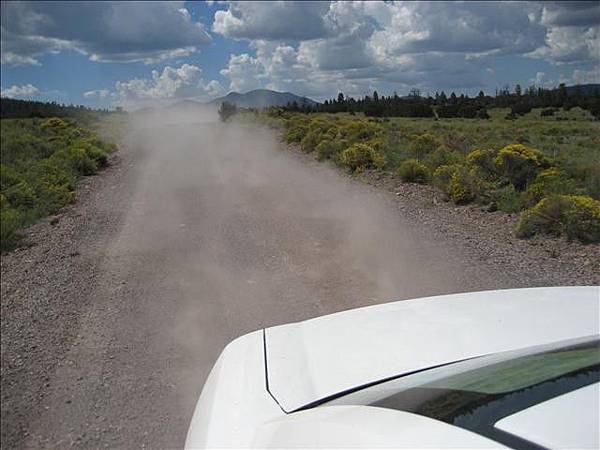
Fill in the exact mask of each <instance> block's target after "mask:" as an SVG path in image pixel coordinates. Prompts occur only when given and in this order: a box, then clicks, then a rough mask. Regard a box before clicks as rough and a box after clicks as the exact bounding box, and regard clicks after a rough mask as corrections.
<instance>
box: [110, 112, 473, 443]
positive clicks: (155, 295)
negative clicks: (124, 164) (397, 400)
mask: <svg viewBox="0 0 600 450" xmlns="http://www.w3.org/2000/svg"><path fill="white" fill-rule="evenodd" d="M217 117H218V116H217V114H216V111H214V110H186V111H177V110H174V109H170V110H163V111H159V112H149V113H143V114H133V115H132V120H131V131H130V133H129V135H128V138H127V139H126V144H125V146H124V149H123V152H125V153H126V155H127V157H126V158H125V159H126V160H127V161H128V164H129V165H130V169H129V172H130V173H129V175H128V176H129V177H132V180H134V181H133V183H134V187H133V192H134V193H133V195H132V202H131V208H130V210H129V212H128V213H127V217H126V219H125V221H124V224H123V227H122V230H121V232H120V234H119V236H118V239H116V241H115V242H114V243H113V244H112V246H111V248H110V249H109V261H111V264H112V266H113V267H112V269H111V270H112V271H113V272H114V273H115V277H121V278H123V279H124V280H126V283H127V289H128V291H127V292H128V293H129V294H128V295H129V296H130V297H131V298H130V299H127V301H128V302H131V303H132V304H135V306H131V308H133V311H134V313H133V314H135V317H136V324H137V325H136V327H135V329H134V330H133V331H131V332H127V333H128V335H127V337H126V340H131V341H133V342H137V344H133V345H134V346H135V345H138V346H140V347H141V348H143V351H144V355H146V357H147V358H148V359H149V361H148V363H147V364H148V367H151V368H152V370H153V371H155V372H157V373H162V375H161V376H162V379H166V380H169V383H170V384H171V385H172V386H174V389H175V391H176V395H177V397H178V399H179V401H178V406H177V408H179V409H180V411H182V414H184V415H186V414H189V416H186V417H190V416H191V412H192V410H193V407H194V404H195V401H196V399H197V397H198V394H199V392H200V389H201V387H202V384H203V381H204V379H205V377H206V376H207V374H208V371H209V370H210V368H211V367H212V364H213V363H214V361H215V359H216V358H217V356H218V354H219V353H220V351H221V350H222V349H223V347H224V346H225V345H226V344H227V343H228V342H229V341H231V340H232V339H234V338H236V337H238V336H240V335H242V334H245V333H248V332H251V331H254V330H257V329H260V328H263V327H268V326H273V325H278V324H282V323H287V322H293V321H299V320H304V319H308V318H312V317H316V316H320V315H323V314H328V313H332V312H336V311H341V310H345V309H350V308H354V307H359V306H366V305H372V304H376V303H381V302H385V301H391V300H398V299H406V298H411V297H418V296H427V295H435V294H443V293H451V292H458V291H465V290H469V289H472V288H473V286H475V283H477V282H478V280H476V279H474V278H472V277H470V275H469V273H468V272H467V271H466V270H464V268H463V267H462V265H461V262H460V261H457V260H456V258H455V257H454V256H455V255H453V252H452V251H450V250H449V249H448V248H446V247H445V246H444V245H442V244H440V243H439V242H432V241H431V240H430V239H429V238H428V236H427V232H426V230H423V229H420V227H419V224H415V223H411V222H409V221H407V220H405V219H404V218H403V217H402V215H401V214H399V213H398V210H397V208H396V206H395V203H394V202H393V201H392V199H390V196H389V194H387V193H384V192H381V191H377V190H375V189H373V188H369V187H367V186H365V185H363V184H360V183H359V182H356V181H353V180H352V179H351V178H349V177H347V176H345V175H343V174H341V173H340V172H339V171H338V170H337V169H335V168H333V167H331V166H329V165H327V164H323V163H317V162H316V161H314V160H313V159H312V158H311V157H310V156H309V155H300V154H295V153H294V152H290V151H288V150H287V149H285V148H284V147H283V146H282V144H281V143H280V142H279V141H278V139H277V136H276V135H275V134H274V133H273V132H272V131H269V130H267V129H264V128H260V127H258V126H255V125H243V124H236V123H226V124H223V123H220V122H219V121H218V120H217ZM140 324H142V325H140ZM124 326H125V327H126V326H127V325H124ZM182 423H187V422H185V421H183V422H182ZM182 427H183V425H182ZM182 433H183V434H185V430H184V429H183V428H182Z"/></svg>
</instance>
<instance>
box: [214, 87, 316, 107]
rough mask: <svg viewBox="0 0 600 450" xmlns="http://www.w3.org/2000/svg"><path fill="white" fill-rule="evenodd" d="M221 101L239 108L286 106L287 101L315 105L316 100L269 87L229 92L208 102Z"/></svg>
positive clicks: (215, 102)
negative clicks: (243, 92) (272, 89)
mask: <svg viewBox="0 0 600 450" xmlns="http://www.w3.org/2000/svg"><path fill="white" fill-rule="evenodd" d="M223 102H229V103H235V104H236V105H237V106H239V107H241V108H268V107H269V106H286V105H287V104H288V103H293V102H296V103H298V105H316V104H317V102H316V101H314V100H312V99H310V98H308V97H301V96H299V95H296V94H292V93H291V92H277V91H271V90H269V89H255V90H253V91H249V92H246V93H245V94H241V93H239V92H230V93H229V94H227V95H226V96H224V97H219V98H216V99H214V100H212V101H211V102H210V103H209V104H212V105H220V104H221V103H223Z"/></svg>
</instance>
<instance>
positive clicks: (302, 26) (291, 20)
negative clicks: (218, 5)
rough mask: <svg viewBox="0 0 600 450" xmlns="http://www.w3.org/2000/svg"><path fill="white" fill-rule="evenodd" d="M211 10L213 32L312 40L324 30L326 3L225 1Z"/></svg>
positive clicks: (237, 35)
mask: <svg viewBox="0 0 600 450" xmlns="http://www.w3.org/2000/svg"><path fill="white" fill-rule="evenodd" d="M228 6H229V8H228V9H227V11H217V12H215V17H214V23H213V27H212V29H213V31H214V32H215V33H219V34H222V35H223V36H226V37H229V38H235V39H262V40H283V39H314V38H316V37H320V36H324V35H325V34H326V32H327V30H326V29H325V26H324V23H323V16H324V15H325V13H326V12H327V10H328V7H329V5H328V2H314V1H299V2H286V1H277V2H274V1H273V2H228Z"/></svg>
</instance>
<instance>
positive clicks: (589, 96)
mask: <svg viewBox="0 0 600 450" xmlns="http://www.w3.org/2000/svg"><path fill="white" fill-rule="evenodd" d="M576 106H579V107H581V108H583V109H586V110H588V111H590V112H591V113H592V115H593V116H594V117H595V118H600V85H584V86H571V87H567V86H565V84H561V85H559V87H558V88H555V89H544V88H541V87H535V86H530V87H528V88H527V89H522V88H521V86H520V85H518V84H517V85H516V86H515V88H514V91H512V92H511V91H510V90H509V88H508V87H505V88H503V89H499V90H496V93H495V95H494V96H491V95H486V94H485V93H484V92H483V91H480V92H479V94H478V95H477V96H475V97H469V96H468V95H465V94H460V95H456V94H455V93H454V92H452V93H450V95H447V94H446V93H445V92H444V91H441V92H436V93H435V94H434V95H427V96H423V95H422V94H421V92H420V91H419V90H418V89H413V90H412V91H411V92H410V94H409V95H408V96H404V97H400V96H398V94H396V93H394V94H393V95H390V96H387V97H386V96H384V95H379V94H378V93H377V91H375V92H373V95H366V96H364V97H362V98H357V99H355V98H353V97H349V96H348V97H347V96H344V94H343V93H341V92H340V93H339V94H338V96H337V98H332V99H330V100H325V101H324V102H323V103H318V104H316V105H311V104H302V105H299V104H298V103H296V102H293V103H288V105H287V106H286V108H285V109H286V110H288V111H296V112H305V113H312V112H328V113H338V112H346V113H350V114H353V113H357V112H361V113H364V114H365V115H367V116H374V117H383V116H385V117H439V118H449V117H462V118H468V119H475V118H479V119H487V118H489V115H488V112H487V110H488V109H489V108H510V109H511V110H510V113H509V114H508V115H507V119H512V118H515V117H517V116H519V115H523V114H527V113H528V112H530V111H531V110H532V109H533V108H545V109H544V111H542V115H553V114H554V112H556V111H557V110H558V108H563V109H565V110H569V109H571V108H573V107H576Z"/></svg>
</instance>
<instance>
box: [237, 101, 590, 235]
mask: <svg viewBox="0 0 600 450" xmlns="http://www.w3.org/2000/svg"><path fill="white" fill-rule="evenodd" d="M292 109H293V108H292ZM486 114H487V115H488V117H489V118H488V119H478V118H474V119H464V118H449V119H435V118H414V117H393V118H389V117H382V118H380V117H367V116H365V115H364V114H362V113H354V112H353V113H335V114H333V113H310V114H307V113H301V112H296V111H293V110H290V109H289V108H287V109H286V108H271V109H269V110H266V111H257V110H246V111H242V112H240V113H239V114H238V116H237V119H238V120H242V121H254V122H258V123H262V124H266V125H268V126H270V127H272V128H275V129H277V130H279V131H280V132H281V135H282V139H283V140H284V141H285V142H286V143H288V144H297V145H299V147H300V149H301V150H302V151H304V152H306V153H311V154H313V155H314V157H315V158H316V159H318V160H321V161H331V162H332V163H333V164H336V165H338V166H340V167H343V168H345V169H347V170H348V171H350V172H360V171H364V170H383V171H387V172H392V173H394V174H395V176H397V177H398V178H399V179H401V180H402V181H404V182H410V183H427V184H431V185H433V186H436V187H437V188H438V189H440V190H441V191H442V192H443V193H444V196H445V198H446V199H447V200H448V201H452V202H454V203H455V204H457V205H464V204H468V203H476V204H479V205H482V207H483V208H485V209H486V210H488V211H490V212H493V211H497V210H500V211H504V212H507V213H519V212H520V213H521V219H520V222H519V225H518V228H517V230H516V234H517V236H518V237H521V238H527V237H530V236H533V235H535V234H550V235H565V236H567V237H568V238H569V239H578V240H580V241H582V242H585V243H596V242H600V201H599V199H600V126H599V122H598V121H597V120H594V117H593V115H592V114H591V113H590V112H589V111H588V110H584V109H582V108H580V107H571V108H569V109H568V110H564V109H557V110H555V111H553V113H552V115H550V114H547V113H545V110H544V109H531V110H529V111H528V112H526V113H524V114H522V115H519V117H518V118H516V119H515V118H514V117H512V116H511V108H494V109H490V110H489V111H486Z"/></svg>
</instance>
